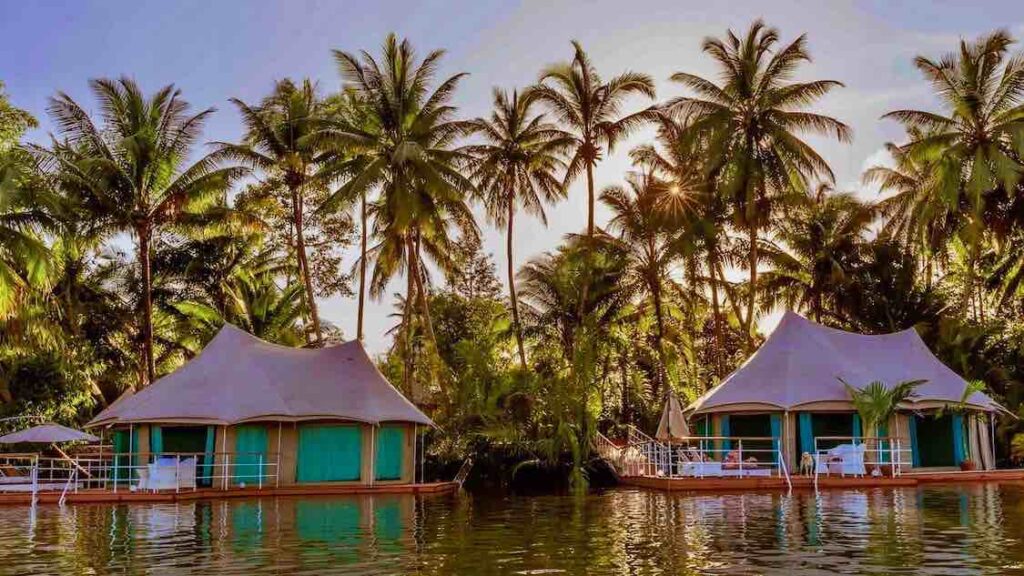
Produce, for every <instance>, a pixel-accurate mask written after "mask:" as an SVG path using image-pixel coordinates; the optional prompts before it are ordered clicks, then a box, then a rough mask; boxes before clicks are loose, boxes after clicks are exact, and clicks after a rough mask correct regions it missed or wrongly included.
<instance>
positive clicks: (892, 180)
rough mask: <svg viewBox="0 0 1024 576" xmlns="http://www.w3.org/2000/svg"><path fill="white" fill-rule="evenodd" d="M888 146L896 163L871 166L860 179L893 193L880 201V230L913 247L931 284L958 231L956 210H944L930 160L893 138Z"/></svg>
mask: <svg viewBox="0 0 1024 576" xmlns="http://www.w3.org/2000/svg"><path fill="white" fill-rule="evenodd" d="M920 136H921V132H920V131H919V130H917V129H911V130H909V131H908V137H909V138H910V139H911V140H915V139H917V138H920ZM885 149H886V151H887V152H888V153H889V156H890V157H891V158H892V160H893V166H887V165H876V166H871V167H869V168H868V169H867V170H865V171H864V174H863V175H862V177H861V181H862V182H863V183H864V184H876V185H878V186H879V191H880V192H888V193H890V194H891V195H890V196H889V197H887V198H885V199H883V200H881V201H879V202H878V213H879V215H880V216H882V218H883V219H884V220H883V224H882V229H881V234H882V235H883V236H885V237H888V238H892V239H894V240H896V241H897V242H900V243H901V244H904V245H906V246H908V247H910V248H912V249H914V251H915V254H916V255H918V256H919V258H918V259H919V262H920V263H921V264H922V265H923V268H924V270H923V271H924V275H925V282H926V283H927V284H928V285H931V282H932V280H933V279H934V276H935V273H934V264H935V260H936V259H937V258H941V257H943V256H944V253H945V252H946V245H947V243H948V242H949V238H950V237H952V235H953V234H954V233H955V226H956V222H955V221H954V219H955V216H954V213H952V212H949V211H946V210H944V209H943V208H942V200H941V199H940V198H937V197H936V196H935V194H936V192H937V189H936V187H935V186H934V185H933V184H932V182H933V180H934V177H935V174H936V172H935V171H934V170H932V166H931V163H930V162H929V161H927V160H926V159H918V158H915V157H914V156H913V155H911V154H910V152H909V151H908V150H907V149H906V148H904V147H902V146H899V145H897V144H894V143H892V142H887V143H886V144H885Z"/></svg>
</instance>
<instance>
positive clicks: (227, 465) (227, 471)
mask: <svg viewBox="0 0 1024 576" xmlns="http://www.w3.org/2000/svg"><path fill="white" fill-rule="evenodd" d="M230 476H231V454H228V453H226V452H225V453H224V482H223V483H222V484H221V486H223V487H224V490H227V489H228V485H229V484H230V482H229V481H228V479H229V477H230Z"/></svg>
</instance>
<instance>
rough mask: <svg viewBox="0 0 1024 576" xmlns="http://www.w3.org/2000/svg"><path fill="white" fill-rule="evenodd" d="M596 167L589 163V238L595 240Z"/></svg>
mask: <svg viewBox="0 0 1024 576" xmlns="http://www.w3.org/2000/svg"><path fill="white" fill-rule="evenodd" d="M595 201H596V200H595V198H594V166H593V164H592V163H591V162H590V161H589V160H588V161H587V237H588V238H591V239H593V238H594V203H595Z"/></svg>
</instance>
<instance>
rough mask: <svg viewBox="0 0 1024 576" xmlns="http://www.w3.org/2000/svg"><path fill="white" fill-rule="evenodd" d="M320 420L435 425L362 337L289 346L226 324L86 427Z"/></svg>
mask: <svg viewBox="0 0 1024 576" xmlns="http://www.w3.org/2000/svg"><path fill="white" fill-rule="evenodd" d="M318 419H336V420H352V421H357V422H366V423H371V424H377V423H380V422H413V423H418V424H424V425H431V426H432V425H433V423H432V422H431V421H430V418H428V417H427V416H426V415H424V414H423V413H422V412H420V411H419V410H418V409H417V408H416V407H415V406H414V405H413V404H412V402H409V400H407V399H406V398H405V397H404V396H402V394H401V393H400V392H399V391H398V390H396V389H395V387H394V386H392V385H391V384H390V383H389V382H388V381H387V380H386V379H385V378H384V376H383V375H382V374H381V373H380V372H379V371H378V370H377V367H376V366H375V365H374V364H373V361H372V360H371V359H370V357H369V356H368V355H367V354H366V350H365V349H363V346H362V344H361V343H359V341H351V342H346V343H344V344H340V345H337V346H330V347H327V348H321V349H316V350H313V349H302V348H289V347H286V346H280V345H277V344H271V343H269V342H264V341H263V340H260V339H259V338H256V337H255V336H253V335H251V334H249V333H247V332H245V331H243V330H241V329H239V328H236V327H234V326H231V325H225V326H224V328H222V329H221V331H220V332H219V333H218V334H217V336H215V337H214V338H213V340H211V341H210V343H209V344H208V345H207V346H206V348H204V349H203V351H202V352H201V353H200V354H199V355H198V356H196V357H195V358H194V359H193V360H192V361H191V362H189V363H188V364H186V365H185V366H182V367H181V368H180V369H178V370H177V371H176V372H174V373H172V374H169V375H167V376H165V377H163V378H161V379H159V380H157V381H156V382H154V383H153V384H151V385H150V386H147V387H146V388H143V389H142V390H139V391H138V392H136V393H135V394H132V395H130V396H122V397H121V398H119V399H118V401H117V402H115V403H113V404H111V405H110V406H109V407H108V408H107V409H106V410H104V411H103V412H102V413H100V415H99V416H97V417H96V418H94V419H93V420H92V421H91V422H89V424H87V427H91V426H100V425H109V424H125V423H129V422H136V423H138V422H165V423H168V422H170V423H174V422H178V423H196V424H237V423H240V422H247V421H255V420H272V421H289V422H294V421H300V420H318Z"/></svg>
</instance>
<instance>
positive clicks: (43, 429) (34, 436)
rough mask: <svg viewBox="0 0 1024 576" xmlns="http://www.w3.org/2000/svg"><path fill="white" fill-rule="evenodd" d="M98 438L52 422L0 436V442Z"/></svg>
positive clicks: (90, 440) (46, 442)
mask: <svg viewBox="0 0 1024 576" xmlns="http://www.w3.org/2000/svg"><path fill="white" fill-rule="evenodd" d="M98 440H99V438H97V437H96V436H93V435H92V434H86V433H85V432H80V431H78V430H75V429H73V428H68V427H67V426H61V425H60V424H54V423H52V422H50V423H47V424H40V425H39V426H33V427H31V428H26V429H25V430H19V431H18V432H12V433H11V434H7V435H6V436H0V444H20V443H23V442H24V443H34V444H56V443H58V442H96V441H98Z"/></svg>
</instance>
